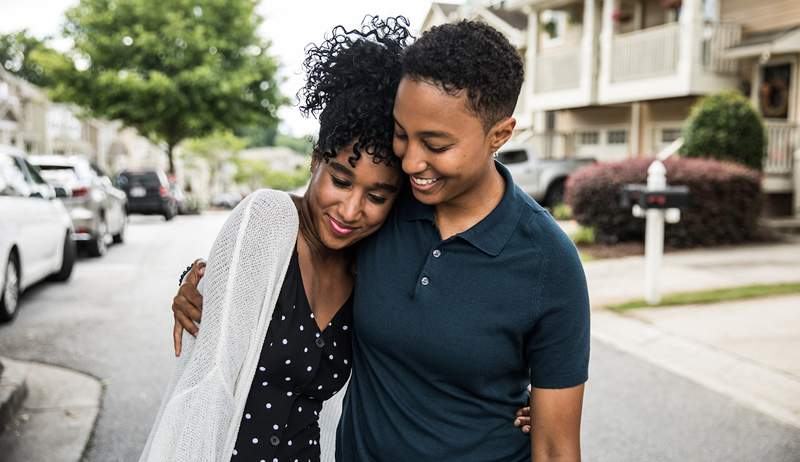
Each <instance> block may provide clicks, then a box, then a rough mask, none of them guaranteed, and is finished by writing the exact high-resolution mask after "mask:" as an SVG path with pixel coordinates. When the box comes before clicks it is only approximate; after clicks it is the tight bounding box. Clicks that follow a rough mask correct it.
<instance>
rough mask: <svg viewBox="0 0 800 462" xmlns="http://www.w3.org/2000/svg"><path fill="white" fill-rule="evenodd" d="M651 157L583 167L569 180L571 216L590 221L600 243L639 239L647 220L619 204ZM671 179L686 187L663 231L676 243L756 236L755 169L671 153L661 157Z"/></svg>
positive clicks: (703, 243)
mask: <svg viewBox="0 0 800 462" xmlns="http://www.w3.org/2000/svg"><path fill="white" fill-rule="evenodd" d="M651 162H652V159H641V158H638V159H628V160H624V161H621V162H606V163H597V164H594V165H590V166H587V167H584V168H582V169H580V170H578V171H577V172H575V173H573V174H572V175H570V177H569V179H568V180H567V196H566V198H567V203H568V204H569V205H571V206H572V212H573V215H574V217H575V220H577V221H578V223H580V224H581V225H582V226H586V227H592V228H593V229H594V237H595V239H596V240H597V242H599V243H604V244H613V243H616V242H621V241H642V240H643V239H644V223H645V220H644V219H641V218H636V217H634V216H633V215H632V214H631V209H630V208H623V207H621V206H620V205H619V204H620V194H621V192H622V188H623V187H624V186H625V185H626V184H631V183H645V182H646V181H647V168H648V167H649V165H650V163H651ZM664 165H665V166H666V168H667V181H668V182H669V184H670V185H674V186H677V185H685V186H687V187H688V188H689V206H688V208H686V209H684V210H683V211H682V212H681V221H680V222H678V223H676V224H667V225H666V228H665V231H664V234H665V241H666V243H667V244H668V245H671V246H674V247H694V246H712V245H722V244H735V243H739V242H746V241H749V240H753V239H755V238H756V237H757V228H758V216H759V213H760V210H761V178H760V175H759V174H758V172H756V171H754V170H751V169H749V168H746V167H744V166H742V165H740V164H735V163H732V162H722V161H718V160H714V159H685V158H681V159H671V160H668V161H667V162H665V163H664Z"/></svg>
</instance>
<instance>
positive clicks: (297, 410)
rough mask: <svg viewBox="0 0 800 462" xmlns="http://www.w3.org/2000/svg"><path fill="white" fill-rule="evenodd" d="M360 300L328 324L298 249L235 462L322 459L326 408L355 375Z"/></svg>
mask: <svg viewBox="0 0 800 462" xmlns="http://www.w3.org/2000/svg"><path fill="white" fill-rule="evenodd" d="M352 316H353V312H352V299H350V300H348V301H347V302H346V303H345V304H344V306H342V308H341V309H340V310H339V311H338V312H337V313H336V315H335V316H334V318H333V319H332V320H331V322H330V323H329V324H328V325H327V326H325V329H324V330H322V331H321V330H320V329H319V327H318V325H317V323H316V319H315V317H314V313H313V312H312V310H311V307H310V306H309V303H308V300H307V299H306V295H305V289H304V287H303V281H302V278H301V275H300V267H299V265H298V263H297V250H295V252H294V254H293V255H292V259H291V262H290V263H289V269H288V271H287V273H286V277H285V279H284V283H283V286H282V287H281V292H280V295H279V296H278V302H277V304H276V305H275V311H274V313H273V315H272V320H271V322H270V325H269V329H268V330H267V336H266V338H265V339H264V346H263V348H262V350H261V356H260V358H259V362H258V367H257V369H256V372H255V376H254V377H253V381H252V385H251V387H250V393H249V395H248V397H247V402H246V404H245V409H244V415H243V416H242V420H241V424H240V426H239V435H238V436H237V440H236V445H235V449H234V451H233V455H232V457H231V461H232V462H239V461H247V462H250V461H256V462H258V461H261V460H272V461H293V460H299V461H308V462H318V461H319V458H320V449H319V439H320V431H319V423H318V420H319V412H320V411H321V410H322V403H323V401H325V400H327V399H329V398H330V397H331V396H333V395H334V394H335V393H336V392H338V391H339V390H340V389H341V388H342V387H343V386H344V384H345V383H346V381H347V378H348V377H349V376H350V365H349V363H350V359H351V358H352V349H351V331H350V330H348V328H347V326H349V325H352Z"/></svg>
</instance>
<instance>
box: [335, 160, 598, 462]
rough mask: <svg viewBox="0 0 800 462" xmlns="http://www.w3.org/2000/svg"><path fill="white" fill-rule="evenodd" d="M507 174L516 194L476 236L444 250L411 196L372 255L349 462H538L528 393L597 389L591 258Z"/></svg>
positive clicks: (360, 298) (346, 418)
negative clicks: (521, 417)
mask: <svg viewBox="0 0 800 462" xmlns="http://www.w3.org/2000/svg"><path fill="white" fill-rule="evenodd" d="M496 165H497V169H498V170H499V171H500V173H501V174H502V176H503V178H504V179H505V183H506V186H505V192H504V195H503V198H502V200H501V202H500V204H499V205H498V206H497V207H496V208H495V209H494V210H493V211H492V212H491V213H490V214H489V215H488V216H486V217H485V218H484V219H483V220H482V221H480V222H479V223H478V224H476V225H475V226H473V227H472V228H470V229H469V230H467V231H465V232H463V233H460V234H457V235H455V236H453V237H451V238H449V239H446V240H444V241H443V240H442V239H441V236H440V234H439V232H438V230H437V228H436V225H435V221H434V215H433V207H431V206H427V205H424V204H422V203H420V202H418V201H416V200H415V199H414V198H413V196H412V195H411V194H410V192H409V191H405V194H403V195H401V197H399V198H398V202H397V204H396V206H395V208H394V210H393V212H392V213H391V214H390V216H389V218H388V219H387V221H386V223H385V224H384V225H383V227H382V228H381V229H380V230H379V231H378V232H377V233H376V234H375V235H373V236H372V237H370V238H368V239H367V240H365V241H364V242H363V244H362V245H361V246H360V250H359V254H358V261H357V263H358V276H357V279H356V287H355V305H354V316H353V319H354V320H353V324H354V332H353V372H352V376H351V379H350V386H349V388H348V391H347V395H346V397H345V401H344V407H343V410H342V418H341V421H340V423H339V430H338V435H337V448H336V452H337V454H336V455H337V460H338V461H347V462H350V461H357V462H367V461H420V460H424V461H434V460H435V461H449V460H453V461H473V460H474V461H505V462H507V461H529V460H530V453H531V449H530V438H529V437H528V436H526V435H524V434H522V433H521V432H520V431H519V430H518V429H517V428H516V427H514V426H513V424H512V421H513V419H514V413H515V411H516V410H517V408H519V407H520V406H521V405H523V404H524V403H525V402H526V401H527V391H526V387H527V385H528V383H532V384H533V386H534V387H538V388H567V387H572V386H576V385H579V384H581V383H584V382H585V381H586V380H587V373H588V363H589V299H588V295H587V290H586V280H585V277H584V274H583V268H582V266H581V262H580V259H579V257H578V253H577V251H576V249H575V246H574V245H573V244H572V242H571V241H570V240H569V238H568V237H567V236H566V235H565V234H564V233H563V232H562V231H561V229H560V228H559V227H558V225H557V224H556V223H555V221H554V220H553V218H552V217H551V216H550V214H549V213H548V212H547V211H546V210H544V209H543V208H542V207H541V206H539V205H538V204H537V203H536V202H535V201H533V200H532V199H531V198H530V197H529V196H528V195H527V194H525V193H524V192H523V191H522V190H521V189H519V188H518V187H517V186H515V185H514V183H513V181H512V179H511V175H510V173H509V172H508V170H507V169H506V168H505V167H503V166H502V165H501V164H499V163H497V164H496Z"/></svg>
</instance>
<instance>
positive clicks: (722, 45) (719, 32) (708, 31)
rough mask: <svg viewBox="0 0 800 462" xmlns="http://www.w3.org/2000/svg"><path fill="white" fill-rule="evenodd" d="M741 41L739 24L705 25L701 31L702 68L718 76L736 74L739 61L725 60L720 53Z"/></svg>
mask: <svg viewBox="0 0 800 462" xmlns="http://www.w3.org/2000/svg"><path fill="white" fill-rule="evenodd" d="M741 39H742V26H740V25H739V24H727V23H717V24H710V25H707V26H706V28H705V29H704V30H703V67H705V69H706V70H708V71H712V72H718V73H720V74H736V72H737V71H738V69H739V61H737V60H735V59H725V58H723V57H722V52H723V51H724V50H725V49H726V48H728V47H731V46H733V45H736V44H737V43H739V41H741Z"/></svg>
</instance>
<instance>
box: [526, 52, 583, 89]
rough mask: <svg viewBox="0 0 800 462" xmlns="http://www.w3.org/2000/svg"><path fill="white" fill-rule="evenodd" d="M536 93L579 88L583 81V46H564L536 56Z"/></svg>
mask: <svg viewBox="0 0 800 462" xmlns="http://www.w3.org/2000/svg"><path fill="white" fill-rule="evenodd" d="M534 82H535V91H536V93H545V92H548V91H556V90H568V89H573V88H578V87H579V86H580V82H581V48H580V47H577V46H564V47H562V48H559V49H555V50H548V51H547V52H546V53H545V54H541V55H539V56H537V57H536V80H535V81H534Z"/></svg>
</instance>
